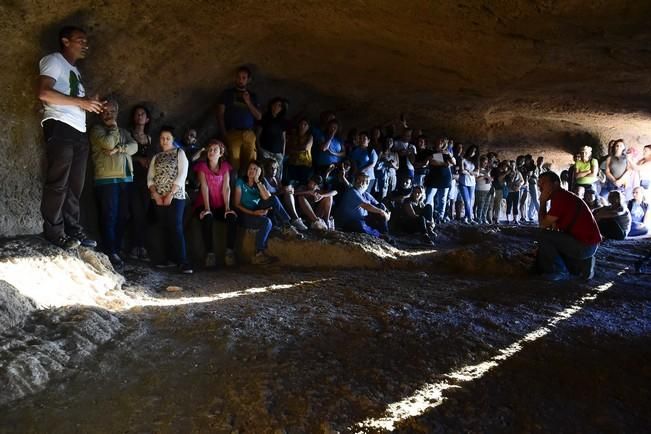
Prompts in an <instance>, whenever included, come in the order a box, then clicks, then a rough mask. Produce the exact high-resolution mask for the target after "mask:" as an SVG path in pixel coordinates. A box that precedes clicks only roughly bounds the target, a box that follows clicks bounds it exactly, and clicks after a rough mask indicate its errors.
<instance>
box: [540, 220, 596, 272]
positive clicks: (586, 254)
mask: <svg viewBox="0 0 651 434" xmlns="http://www.w3.org/2000/svg"><path fill="white" fill-rule="evenodd" d="M538 240H539V242H540V245H539V248H538V257H537V258H536V265H537V268H538V271H540V272H541V273H545V274H555V273H566V272H570V273H572V274H577V272H578V271H580V270H581V268H582V267H581V264H583V263H585V262H586V261H587V260H588V259H591V258H592V257H593V256H594V255H595V253H596V252H597V249H598V248H599V244H594V245H589V244H583V243H581V242H580V241H577V240H576V239H575V238H574V237H572V236H571V235H569V234H567V233H565V232H558V231H549V230H543V231H540V234H539V237H538ZM591 263H592V264H594V261H592V262H591ZM592 266H593V265H590V266H589V267H590V268H591V267H592ZM588 271H589V272H592V271H593V270H591V269H590V270H583V272H588Z"/></svg>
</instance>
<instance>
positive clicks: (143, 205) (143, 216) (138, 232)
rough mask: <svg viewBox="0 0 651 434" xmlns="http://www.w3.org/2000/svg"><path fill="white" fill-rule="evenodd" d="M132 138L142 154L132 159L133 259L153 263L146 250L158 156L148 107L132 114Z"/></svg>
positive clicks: (140, 106)
mask: <svg viewBox="0 0 651 434" xmlns="http://www.w3.org/2000/svg"><path fill="white" fill-rule="evenodd" d="M130 121H131V128H130V132H131V136H133V138H134V139H135V141H136V143H137V144H138V151H137V152H136V153H135V154H134V155H133V156H132V160H133V185H132V190H131V195H130V198H129V203H130V210H131V217H132V223H131V229H132V233H131V251H130V252H129V257H130V258H131V259H140V260H145V261H146V260H149V255H148V254H147V249H146V248H145V246H146V234H147V226H148V225H147V223H148V222H147V214H148V213H149V208H150V206H151V198H150V197H149V196H150V194H149V189H148V188H147V171H148V170H149V163H150V162H151V159H152V157H153V156H154V154H155V152H154V147H153V146H152V143H151V136H150V135H149V125H150V121H151V113H150V112H149V109H148V108H147V107H145V106H144V105H137V106H135V107H134V108H133V109H132V110H131V117H130Z"/></svg>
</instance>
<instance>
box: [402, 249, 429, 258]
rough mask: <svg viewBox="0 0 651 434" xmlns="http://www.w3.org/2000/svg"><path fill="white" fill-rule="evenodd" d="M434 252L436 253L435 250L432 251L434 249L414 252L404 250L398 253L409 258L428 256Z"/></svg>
mask: <svg viewBox="0 0 651 434" xmlns="http://www.w3.org/2000/svg"><path fill="white" fill-rule="evenodd" d="M436 252H437V250H434V249H430V250H417V251H415V252H408V251H406V250H402V251H401V252H400V256H408V257H410V256H423V255H429V254H432V253H436Z"/></svg>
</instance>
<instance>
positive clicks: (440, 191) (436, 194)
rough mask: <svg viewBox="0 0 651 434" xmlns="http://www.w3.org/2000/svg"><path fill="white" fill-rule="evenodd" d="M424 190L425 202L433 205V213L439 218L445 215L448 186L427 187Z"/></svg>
mask: <svg viewBox="0 0 651 434" xmlns="http://www.w3.org/2000/svg"><path fill="white" fill-rule="evenodd" d="M425 191H426V195H425V203H426V204H428V205H432V206H433V209H434V215H435V216H436V217H437V218H439V219H442V218H443V217H445V206H446V205H447V203H448V193H449V192H450V188H436V187H427V189H426V190H425Z"/></svg>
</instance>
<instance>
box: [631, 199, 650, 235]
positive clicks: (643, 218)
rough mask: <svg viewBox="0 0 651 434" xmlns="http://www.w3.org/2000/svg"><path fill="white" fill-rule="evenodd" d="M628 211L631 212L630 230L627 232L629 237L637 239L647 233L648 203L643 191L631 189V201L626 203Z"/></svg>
mask: <svg viewBox="0 0 651 434" xmlns="http://www.w3.org/2000/svg"><path fill="white" fill-rule="evenodd" d="M628 210H629V211H630V212H631V220H632V221H631V230H630V231H628V236H629V237H639V236H642V235H646V234H648V233H649V220H651V213H650V212H649V203H648V202H647V201H646V199H645V197H644V189H643V188H642V187H635V188H634V189H633V199H631V200H629V201H628Z"/></svg>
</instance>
